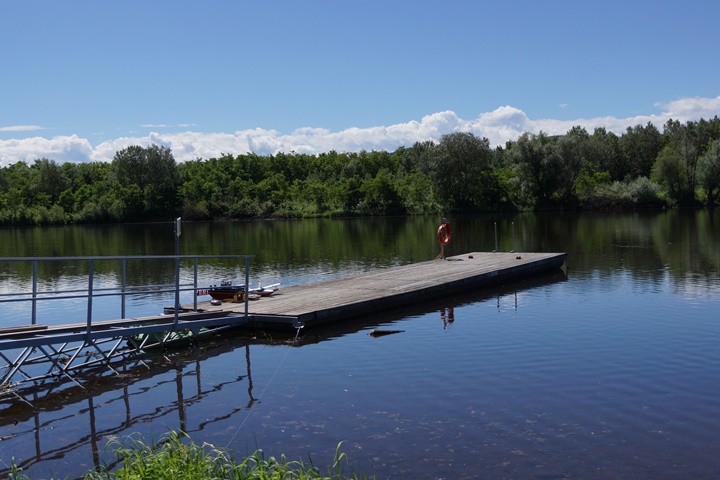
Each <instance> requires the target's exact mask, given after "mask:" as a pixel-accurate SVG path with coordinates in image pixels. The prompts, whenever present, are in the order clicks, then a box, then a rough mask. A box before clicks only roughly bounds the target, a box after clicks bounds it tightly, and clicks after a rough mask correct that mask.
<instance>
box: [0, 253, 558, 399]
mask: <svg viewBox="0 0 720 480" xmlns="http://www.w3.org/2000/svg"><path fill="white" fill-rule="evenodd" d="M565 260H566V254H565V253H480V252H474V253H468V254H463V255H458V256H453V257H448V258H447V259H444V260H431V261H426V262H420V263H413V264H409V265H401V266H396V267H390V268H383V269H379V270H374V271H370V272H366V273H363V274H358V275H353V276H349V277H343V278H336V279H331V280H325V281H321V282H315V283H310V284H304V285H295V286H290V287H286V288H282V289H280V290H279V292H277V293H275V294H274V295H272V296H269V297H262V298H261V299H260V300H257V301H247V300H243V301H241V302H224V303H221V304H220V305H212V304H211V303H210V301H204V302H198V301H197V298H196V299H195V300H196V301H195V302H194V303H193V304H192V305H184V306H182V305H181V307H182V308H181V309H178V311H177V312H176V309H175V307H171V310H172V312H170V313H165V314H158V315H153V316H149V317H141V318H122V319H119V320H105V321H91V300H92V296H90V297H89V300H88V310H89V313H88V320H87V322H85V323H74V324H64V325H50V326H46V325H38V324H35V322H34V318H35V316H34V313H33V323H32V324H30V325H26V326H17V327H6V328H0V385H10V384H12V383H22V382H26V383H31V384H34V385H36V386H38V387H40V386H49V387H52V385H53V384H52V380H53V379H54V378H57V377H59V376H66V377H67V378H69V379H70V380H72V381H75V382H76V383H77V381H76V380H75V377H74V374H75V372H77V371H80V370H86V369H90V368H102V369H107V370H109V371H110V372H114V371H115V370H114V369H113V367H112V365H113V364H114V363H115V362H127V361H132V360H134V359H137V358H139V356H141V355H143V354H144V353H145V352H146V351H147V350H150V349H153V348H165V347H166V346H167V345H168V344H170V343H173V342H183V343H186V342H188V341H195V339H198V338H199V337H207V336H210V335H213V334H214V333H217V332H220V331H223V330H226V329H233V328H240V327H245V328H247V327H251V328H252V327H254V328H285V329H288V328H291V329H300V328H305V327H308V328H310V327H317V326H321V325H324V324H329V323H334V324H335V325H337V324H338V323H339V322H342V321H343V320H344V319H347V318H349V317H359V316H362V315H371V314H374V313H378V312H381V311H386V310H389V309H400V308H403V307H405V306H409V305H414V304H417V303H419V302H422V301H424V300H429V299H431V298H437V297H442V296H447V295H453V294H456V293H461V292H466V291H469V290H473V289H480V288H483V287H490V286H500V285H502V284H504V283H508V282H511V281H513V280H518V279H525V278H530V277H533V276H536V275H539V274H542V273H545V272H549V271H552V270H557V269H559V268H561V267H562V266H563V265H564V263H565ZM246 262H247V261H246ZM195 268H197V266H195ZM247 268H248V267H247V263H246V278H247V276H248V273H247ZM90 272H91V275H90V285H92V267H91V270H90ZM176 278H177V277H176ZM123 283H124V282H123ZM195 283H197V281H195ZM246 283H249V282H248V281H247V280H246ZM195 288H197V287H195ZM179 289H180V286H179V282H178V286H177V287H176V294H175V295H176V299H177V296H178V292H179ZM89 290H90V292H91V293H92V288H90V289H89ZM193 293H195V290H193ZM122 295H125V291H124V290H123V292H122ZM31 301H33V302H35V301H36V300H35V295H33V297H31ZM176 305H179V303H176ZM18 379H19V382H18Z"/></svg>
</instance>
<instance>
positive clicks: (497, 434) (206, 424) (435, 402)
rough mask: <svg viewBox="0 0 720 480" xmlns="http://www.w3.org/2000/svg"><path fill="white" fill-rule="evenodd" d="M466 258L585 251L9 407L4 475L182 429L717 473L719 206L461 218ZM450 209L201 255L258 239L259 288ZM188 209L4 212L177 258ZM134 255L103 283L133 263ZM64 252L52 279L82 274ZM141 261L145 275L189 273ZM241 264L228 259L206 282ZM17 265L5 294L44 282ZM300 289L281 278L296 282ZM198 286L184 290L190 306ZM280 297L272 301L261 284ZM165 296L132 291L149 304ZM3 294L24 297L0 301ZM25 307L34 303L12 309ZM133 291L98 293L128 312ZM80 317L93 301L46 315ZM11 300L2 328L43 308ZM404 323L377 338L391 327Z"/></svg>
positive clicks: (67, 474)
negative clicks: (64, 219) (57, 215)
mask: <svg viewBox="0 0 720 480" xmlns="http://www.w3.org/2000/svg"><path fill="white" fill-rule="evenodd" d="M450 220H451V222H452V227H453V239H452V243H451V244H450V247H449V248H448V252H447V253H448V254H449V255H453V254H462V253H467V252H473V251H492V250H494V249H498V250H501V251H509V250H517V251H518V252H523V251H539V252H566V253H567V254H568V265H567V269H566V271H565V272H561V273H559V274H552V275H543V276H541V277H538V278H532V279H527V280H525V281H520V282H517V283H513V284H508V285H499V286H497V287H496V288H492V289H486V290H480V291H476V292H470V293H464V294H459V295H454V296H449V297H447V298H443V299H441V300H436V301H431V302H428V303H420V304H414V305H408V306H407V308H406V309H402V310H400V311H392V312H387V313H384V314H379V315H376V316H373V317H367V318H360V319H357V320H355V321H352V322H344V323H343V324H341V325H338V326H336V327H333V328H330V329H325V330H321V331H308V332H301V333H300V337H299V338H298V342H297V344H296V345H294V346H291V345H289V344H288V343H287V342H285V341H281V339H277V341H273V340H272V339H265V340H264V341H249V340H248V339H245V338H236V337H231V336H228V337H227V338H225V339H222V340H219V341H217V342H213V343H212V344H206V345H203V346H202V347H201V348H194V349H186V350H181V351H176V352H169V353H166V354H163V355H155V356H153V357H150V358H149V359H147V361H145V362H139V363H136V364H132V365H126V366H125V367H123V368H122V369H119V370H118V372H117V373H116V374H112V375H110V374H108V375H104V376H101V377H98V378H97V379H96V380H94V381H92V382H89V383H88V384H86V385H84V387H85V388H80V387H77V386H68V385H67V384H63V385H59V386H58V388H57V391H53V390H50V391H45V392H43V393H42V395H40V394H37V395H35V396H33V397H31V398H24V399H19V398H11V397H7V396H6V397H5V398H4V400H3V402H2V403H0V439H2V441H0V461H1V462H0V473H2V472H4V473H7V470H4V467H5V466H7V465H8V464H9V463H10V460H11V458H13V457H14V459H15V462H16V463H17V464H18V465H20V466H22V467H23V469H24V470H25V472H26V473H29V474H30V475H31V476H32V477H33V478H47V477H49V476H52V475H54V476H57V477H59V478H79V477H81V476H82V475H83V474H84V473H85V472H86V471H88V470H89V469H91V468H93V467H94V466H96V465H99V464H102V463H110V464H112V463H113V462H114V457H113V456H112V454H111V452H110V451H108V450H106V449H105V445H106V444H107V442H108V441H111V440H119V441H124V440H125V439H127V438H128V436H129V435H131V434H135V435H140V436H141V437H142V438H144V439H145V440H147V441H152V440H157V439H159V438H160V437H161V436H162V435H163V434H164V433H166V432H167V431H169V430H179V429H182V430H184V431H186V432H188V434H189V435H190V437H191V438H192V439H193V440H194V441H195V442H196V443H199V444H202V443H203V442H207V443H209V444H212V445H214V446H216V447H218V448H223V449H228V450H229V451H230V452H231V453H232V454H233V455H234V456H235V457H236V458H240V457H242V456H244V455H247V454H249V453H252V452H254V451H255V450H256V449H262V450H263V452H264V455H265V456H266V457H270V456H280V455H281V454H285V455H286V456H287V457H288V458H289V459H301V460H306V461H307V460H308V459H311V460H312V462H313V463H314V464H315V465H317V466H322V465H326V464H329V462H330V461H331V460H332V458H333V455H334V453H335V450H336V448H337V447H338V445H339V444H341V446H340V449H341V451H342V452H345V453H347V455H348V457H349V459H350V463H351V465H350V467H351V468H354V469H355V470H356V471H361V472H364V473H366V474H368V475H372V474H374V475H377V477H378V478H388V477H389V478H438V479H439V478H448V479H462V478H635V479H657V478H718V477H719V476H720V457H719V456H718V452H720V437H719V436H718V435H717V432H718V431H720V381H718V380H719V378H720V377H719V375H720V274H719V272H720V212H718V211H709V210H699V211H674V210H673V211H662V212H624V213H583V214H574V213H573V214H568V213H551V214H518V215H508V216H492V215H480V216H459V217H451V218H450ZM438 223H439V219H438V218H435V217H397V218H358V219H310V220H295V221H284V220H283V221H252V222H232V223H184V224H183V227H182V235H181V236H180V239H179V248H180V253H181V254H184V255H185V254H187V255H240V254H250V255H254V256H255V257H254V258H253V259H252V262H251V284H252V283H254V282H256V281H263V282H265V283H274V282H278V281H280V282H283V285H285V286H287V285H293V284H300V283H308V282H313V281H317V280H322V279H326V278H331V277H338V276H345V275H352V274H353V273H357V272H363V271H370V270H373V269H378V268H384V267H387V266H392V265H402V264H407V263H412V262H418V261H424V260H430V259H432V258H434V257H435V255H437V253H438V251H439V247H438V245H437V242H436V241H435V238H434V232H435V229H436V228H437V225H438ZM174 251H175V237H174V234H173V226H172V224H169V223H168V224H152V225H108V226H92V227H90V226H67V227H53V228H40V227H38V228H12V229H0V257H31V256H39V257H45V256H91V255H102V256H106V255H172V254H173V253H174ZM115 268H117V266H116V265H114V264H111V265H109V266H107V267H106V268H105V270H101V271H99V272H98V279H99V280H100V281H102V279H103V278H106V277H107V278H110V277H113V278H116V277H117V272H115V271H114V269H115ZM84 275H85V274H84V273H81V272H77V271H76V270H75V269H74V268H73V267H71V266H68V265H65V264H63V263H61V262H60V263H57V264H53V263H51V264H48V265H45V266H44V267H42V268H41V272H40V278H41V280H42V281H43V282H46V283H48V284H51V285H53V286H67V285H76V284H82V282H84V281H86V276H84ZM173 275H174V272H173V270H172V268H170V269H168V268H163V267H158V268H136V269H132V270H131V271H129V272H128V276H129V278H130V281H131V282H135V283H148V284H150V283H152V284H155V283H163V282H172V279H173ZM221 277H223V278H241V277H240V269H239V268H238V265H235V264H233V263H232V262H230V263H227V262H225V263H223V262H221V261H217V262H214V263H210V264H209V265H207V266H206V268H205V269H203V270H201V280H205V281H208V282H212V281H217V280H218V279H220V278H221ZM29 278H30V274H29V272H28V271H27V265H26V266H18V265H17V264H14V263H13V264H10V263H7V262H5V263H0V292H8V291H12V289H17V288H26V287H27V285H28V282H29V281H30V280H29ZM281 292H282V290H281ZM187 301H188V299H187V298H185V299H183V302H184V303H185V302H187ZM260 301H262V300H260ZM165 303H167V301H166V300H165V299H162V298H156V297H154V296H147V297H140V298H137V299H134V300H133V301H132V302H131V304H130V305H129V306H128V308H129V310H130V311H129V313H128V314H129V315H145V314H155V313H158V312H159V310H160V309H161V308H162V306H163V305H164V304H165ZM0 308H5V306H4V305H0ZM12 308H15V307H12ZM113 308H115V307H114V306H107V307H104V306H98V313H97V315H98V316H99V317H102V316H105V317H107V318H113V315H115V316H117V315H116V312H113V311H112V309H113ZM40 313H41V314H42V315H46V316H47V317H51V318H52V321H55V322H59V323H63V322H74V321H78V318H77V317H78V316H80V321H82V315H84V313H83V305H82V304H80V305H77V304H74V303H72V302H66V303H63V304H61V305H53V306H52V307H47V308H45V310H42V311H41V312H40ZM25 314H26V312H21V311H18V310H4V311H3V310H0V323H1V324H2V325H1V326H8V325H13V324H18V323H20V324H21V323H27V322H26V321H25V320H24V318H25V317H24V315H25ZM378 327H382V328H391V329H394V330H402V332H401V333H398V334H394V335H388V336H384V337H379V338H373V337H371V336H370V335H368V332H369V330H371V329H373V328H378Z"/></svg>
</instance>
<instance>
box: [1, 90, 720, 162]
mask: <svg viewBox="0 0 720 480" xmlns="http://www.w3.org/2000/svg"><path fill="white" fill-rule="evenodd" d="M656 107H659V108H661V109H662V112H661V113H659V114H654V115H652V114H651V115H641V116H635V117H628V118H616V117H597V118H587V119H576V120H555V119H551V118H546V119H538V120H533V119H530V118H528V116H527V115H526V114H525V112H523V111H522V110H520V109H518V108H515V107H512V106H509V105H506V106H502V107H499V108H497V109H495V110H493V111H491V112H486V113H482V114H480V115H479V116H478V117H477V118H474V119H471V120H463V119H461V118H459V117H458V116H457V115H456V114H455V112H452V111H444V112H438V113H433V114H431V115H426V116H424V117H423V118H422V119H420V121H416V120H411V121H408V122H407V123H400V124H395V125H390V126H377V127H369V128H348V129H345V130H341V131H338V132H333V131H331V130H328V129H325V128H313V127H305V128H299V129H297V130H295V131H293V132H291V133H289V134H282V133H280V132H278V131H276V130H266V129H262V128H256V129H251V130H240V131H236V132H234V133H201V132H194V131H186V132H181V133H167V134H165V133H162V134H161V133H156V132H153V133H150V134H149V135H144V136H134V137H120V138H116V139H114V140H110V141H106V142H103V143H100V144H99V145H97V146H95V147H93V146H92V145H91V144H90V142H89V141H88V140H87V139H84V138H79V137H78V136H77V135H71V136H58V137H53V138H50V139H46V138H42V137H33V138H27V139H23V140H0V166H4V165H10V164H12V163H15V162H18V161H25V162H28V163H32V162H34V161H35V160H36V159H38V158H43V157H44V158H48V159H51V160H55V161H57V162H60V163H62V162H88V161H106V162H107V161H111V160H112V159H113V157H114V156H115V153H116V152H117V151H119V150H122V149H124V148H127V147H128V146H131V145H140V146H149V145H152V144H158V145H161V146H165V147H168V148H170V149H172V152H173V155H174V156H175V159H176V160H178V161H180V162H182V161H188V160H194V159H196V158H205V159H207V158H212V157H219V156H221V155H223V154H232V155H238V154H244V153H249V152H254V153H257V154H259V155H270V154H275V153H278V152H292V151H294V152H297V153H307V154H317V153H322V152H328V151H330V150H336V151H339V152H352V151H359V150H387V151H393V150H395V149H397V148H398V147H400V146H407V147H409V146H412V145H413V144H414V143H415V142H423V141H426V140H434V141H439V140H440V138H441V137H442V135H445V134H449V133H454V132H471V133H473V134H475V135H477V136H480V137H487V138H488V139H489V140H490V143H491V144H492V145H503V144H504V143H505V142H506V141H508V140H515V139H517V137H518V136H520V135H521V134H522V133H524V132H530V133H538V132H540V131H543V132H545V133H547V134H549V135H561V134H564V133H566V132H567V131H568V130H570V129H571V128H572V127H574V126H576V125H580V126H582V127H584V128H585V129H587V130H588V132H592V131H593V130H594V129H595V128H596V127H605V128H606V129H607V130H609V131H613V132H615V133H618V134H621V133H623V132H624V131H625V130H626V129H627V128H628V127H633V126H636V125H646V124H647V123H648V122H651V123H653V124H654V125H655V126H656V127H657V128H658V129H662V126H663V125H664V124H665V123H666V122H667V121H668V120H669V119H674V120H679V121H680V122H687V121H690V120H699V119H700V118H705V119H711V118H713V117H715V116H716V115H718V114H720V97H717V98H685V99H679V100H675V101H671V102H667V103H661V104H657V105H656ZM4 128H6V129H7V128H19V127H4ZM38 128H39V127H38ZM5 131H9V130H5Z"/></svg>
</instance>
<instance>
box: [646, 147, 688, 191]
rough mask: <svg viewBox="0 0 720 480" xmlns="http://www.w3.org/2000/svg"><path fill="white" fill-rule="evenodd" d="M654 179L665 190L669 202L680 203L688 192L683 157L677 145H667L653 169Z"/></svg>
mask: <svg viewBox="0 0 720 480" xmlns="http://www.w3.org/2000/svg"><path fill="white" fill-rule="evenodd" d="M652 178H653V180H655V181H656V182H657V183H659V184H660V185H661V186H663V187H664V188H665V191H666V194H667V197H668V200H669V201H670V202H672V203H678V202H680V201H682V200H683V198H684V197H685V194H686V193H685V192H687V190H688V185H687V176H686V175H685V166H684V165H683V156H682V154H681V153H680V152H679V151H678V147H677V145H673V144H670V145H667V146H666V147H665V148H663V149H662V151H661V152H660V155H658V157H657V160H656V161H655V165H653V168H652Z"/></svg>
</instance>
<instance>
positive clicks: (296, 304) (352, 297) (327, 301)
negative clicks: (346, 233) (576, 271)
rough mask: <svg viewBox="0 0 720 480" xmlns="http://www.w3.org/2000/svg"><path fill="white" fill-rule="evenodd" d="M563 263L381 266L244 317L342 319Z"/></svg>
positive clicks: (234, 306)
mask: <svg viewBox="0 0 720 480" xmlns="http://www.w3.org/2000/svg"><path fill="white" fill-rule="evenodd" d="M565 259H566V254H564V253H484V252H473V253H469V254H463V255H458V256H454V257H449V258H447V259H446V260H433V261H427V262H420V263H414V264H409V265H402V266H397V267H391V268H385V269H381V270H376V271H372V272H367V273H364V274H360V275H354V276H350V277H343V278H337V279H331V280H324V281H320V282H316V283H312V284H306V285H297V286H290V287H286V288H283V289H280V290H279V292H278V293H276V294H274V295H272V296H270V297H265V298H262V299H260V300H258V301H251V302H250V303H249V313H250V315H251V316H254V317H255V318H256V319H260V318H261V317H263V316H268V317H270V316H272V317H287V318H288V323H290V322H291V321H293V320H300V321H303V322H305V325H306V326H312V325H316V324H320V323H323V322H326V321H332V320H336V319H340V318H342V317H347V316H352V315H358V314H361V313H367V312H369V311H373V310H374V311H377V310H379V309H383V308H388V307H399V306H402V305H403V304H404V303H406V302H408V301H415V300H422V299H425V298H430V297H433V296H438V295H443V294H447V293H448V292H455V291H461V290H469V289H472V288H477V287H481V286H487V285H492V284H498V283H501V282H505V281H509V280H513V279H517V278H522V277H530V276H532V275H537V274H538V273H541V272H543V271H548V270H551V269H557V268H559V267H561V266H562V265H563V263H564V262H565ZM202 308H203V309H206V308H207V309H208V310H212V309H213V308H215V309H218V310H226V311H227V310H230V311H240V310H241V309H243V311H244V303H223V304H222V305H221V306H216V307H214V306H212V305H210V303H209V302H204V303H203V304H202Z"/></svg>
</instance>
